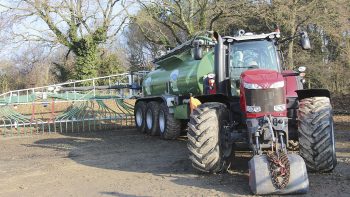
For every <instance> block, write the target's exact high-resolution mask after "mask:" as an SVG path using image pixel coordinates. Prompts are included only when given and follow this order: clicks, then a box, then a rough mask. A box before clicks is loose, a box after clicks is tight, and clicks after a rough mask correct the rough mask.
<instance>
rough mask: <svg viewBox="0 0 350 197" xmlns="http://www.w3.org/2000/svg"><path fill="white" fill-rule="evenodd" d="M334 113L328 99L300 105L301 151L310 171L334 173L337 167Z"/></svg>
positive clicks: (303, 101)
mask: <svg viewBox="0 0 350 197" xmlns="http://www.w3.org/2000/svg"><path fill="white" fill-rule="evenodd" d="M332 115H333V112H332V106H331V104H330V100H329V98H327V97H311V98H306V99H302V100H301V101H300V103H299V112H298V118H299V124H298V131H299V132H298V133H299V151H300V155H301V156H302V157H303V158H304V160H305V163H306V166H307V168H308V170H310V171H316V172H327V171H332V170H333V169H334V167H335V166H336V165H337V158H336V153H335V141H334V128H333V117H332Z"/></svg>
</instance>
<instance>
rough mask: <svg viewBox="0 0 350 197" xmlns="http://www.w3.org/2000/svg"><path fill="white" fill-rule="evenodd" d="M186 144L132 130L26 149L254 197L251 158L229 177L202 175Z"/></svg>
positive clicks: (244, 158)
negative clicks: (64, 153)
mask: <svg viewBox="0 0 350 197" xmlns="http://www.w3.org/2000/svg"><path fill="white" fill-rule="evenodd" d="M186 140H187V139H186V137H180V138H179V139H178V140H171V141H169V140H161V139H159V137H151V136H147V135H143V134H140V133H138V132H137V131H135V130H133V129H129V130H119V131H106V132H96V133H75V134H74V133H73V134H69V135H66V134H65V136H63V137H62V138H49V139H41V140H37V141H35V143H34V144H30V145H28V144H26V145H24V146H27V147H40V148H48V149H53V150H55V151H59V152H62V151H63V152H66V153H67V154H66V157H68V158H70V159H72V160H74V161H75V162H77V163H79V164H83V165H87V166H92V167H96V168H103V169H111V170H118V171H127V172H138V173H152V174H153V175H156V176H159V177H161V178H171V181H173V182H174V183H176V184H179V185H186V186H192V187H198V188H205V189H213V190H216V191H221V192H225V193H230V194H233V195H234V194H237V195H249V194H251V193H250V190H249V186H248V160H249V156H246V155H244V154H240V156H237V157H236V158H235V162H234V164H233V166H232V167H231V170H230V172H229V173H225V174H214V175H208V174H205V173H200V172H198V171H196V170H194V169H193V168H192V166H191V163H190V161H189V159H188V153H187V148H186ZM107 193H108V194H109V195H112V196H113V195H115V196H119V195H120V194H118V193H110V192H107ZM107 193H105V194H107Z"/></svg>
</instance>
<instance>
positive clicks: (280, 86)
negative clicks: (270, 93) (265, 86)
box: [270, 81, 284, 88]
mask: <svg viewBox="0 0 350 197" xmlns="http://www.w3.org/2000/svg"><path fill="white" fill-rule="evenodd" d="M282 87H284V81H279V82H276V83H273V84H271V86H270V88H282Z"/></svg>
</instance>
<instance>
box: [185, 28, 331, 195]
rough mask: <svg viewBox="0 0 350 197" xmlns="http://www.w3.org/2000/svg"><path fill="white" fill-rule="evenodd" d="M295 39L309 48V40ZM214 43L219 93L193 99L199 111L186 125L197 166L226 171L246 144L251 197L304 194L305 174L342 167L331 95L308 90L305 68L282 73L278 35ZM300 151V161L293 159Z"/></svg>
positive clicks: (247, 36)
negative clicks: (250, 154)
mask: <svg viewBox="0 0 350 197" xmlns="http://www.w3.org/2000/svg"><path fill="white" fill-rule="evenodd" d="M298 36H300V37H301V39H300V44H301V46H302V48H303V49H309V48H310V41H309V39H308V36H307V33H306V32H302V33H300V35H298ZM214 37H215V38H216V41H217V43H216V46H215V58H214V59H215V66H214V70H215V73H214V74H215V82H214V81H211V84H213V83H215V88H211V90H213V89H214V90H215V91H214V92H213V91H210V92H209V93H211V94H207V95H201V96H196V97H195V98H196V99H198V100H199V101H200V103H201V104H200V105H198V104H197V106H198V107H197V108H196V109H194V110H193V112H192V113H191V115H190V121H189V123H188V126H189V131H188V134H187V136H188V139H189V140H188V149H189V152H190V159H191V161H192V165H193V167H195V168H196V169H198V170H200V171H204V172H212V173H216V172H222V171H225V170H227V169H228V167H229V166H230V163H231V162H232V158H231V155H232V152H233V151H234V147H235V144H238V143H241V142H247V144H248V145H249V147H250V149H251V150H252V152H253V155H254V156H253V158H252V159H251V160H250V161H249V185H250V187H251V189H252V191H253V193H255V194H272V193H278V194H282V193H305V192H306V191H307V190H308V184H309V183H308V176H307V170H306V168H307V169H308V170H309V171H315V172H326V171H331V170H332V169H333V168H334V167H335V166H336V164H337V160H336V154H335V147H334V144H335V142H334V129H333V120H332V107H331V104H330V93H329V91H328V90H325V89H307V90H304V89H303V81H304V79H303V76H304V74H305V73H304V71H305V67H299V69H298V71H292V70H284V68H285V66H284V65H283V61H282V54H281V52H280V51H281V50H280V49H279V40H280V33H279V31H277V32H272V33H269V34H259V35H255V34H252V33H245V32H244V31H240V33H239V35H238V36H235V37H229V36H227V37H221V36H220V35H218V34H217V33H214ZM291 39H293V38H291ZM209 85H210V84H208V86H209ZM296 147H299V153H300V156H299V155H298V154H290V153H289V152H288V150H291V149H293V148H296ZM233 162H234V160H233ZM305 164H306V165H305Z"/></svg>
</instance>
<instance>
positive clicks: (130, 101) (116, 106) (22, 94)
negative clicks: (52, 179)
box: [0, 71, 147, 137]
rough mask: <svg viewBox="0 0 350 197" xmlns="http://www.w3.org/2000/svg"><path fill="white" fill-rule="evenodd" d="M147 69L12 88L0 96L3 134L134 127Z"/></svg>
mask: <svg viewBox="0 0 350 197" xmlns="http://www.w3.org/2000/svg"><path fill="white" fill-rule="evenodd" d="M146 73H147V72H143V71H142V72H136V73H132V74H131V73H124V74H117V75H111V76H106V77H98V78H93V79H87V80H79V81H72V82H66V83H61V84H55V85H49V86H44V87H35V88H29V89H22V90H15V91H10V92H7V93H4V94H1V95H0V135H1V136H2V137H7V136H25V135H35V134H43V133H45V132H47V133H51V132H60V133H67V132H87V131H96V130H115V129H118V128H128V127H133V126H134V118H133V105H134V102H135V100H134V98H136V97H138V96H139V94H140V89H141V88H140V84H141V80H142V78H143V76H144V75H145V74H146Z"/></svg>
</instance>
